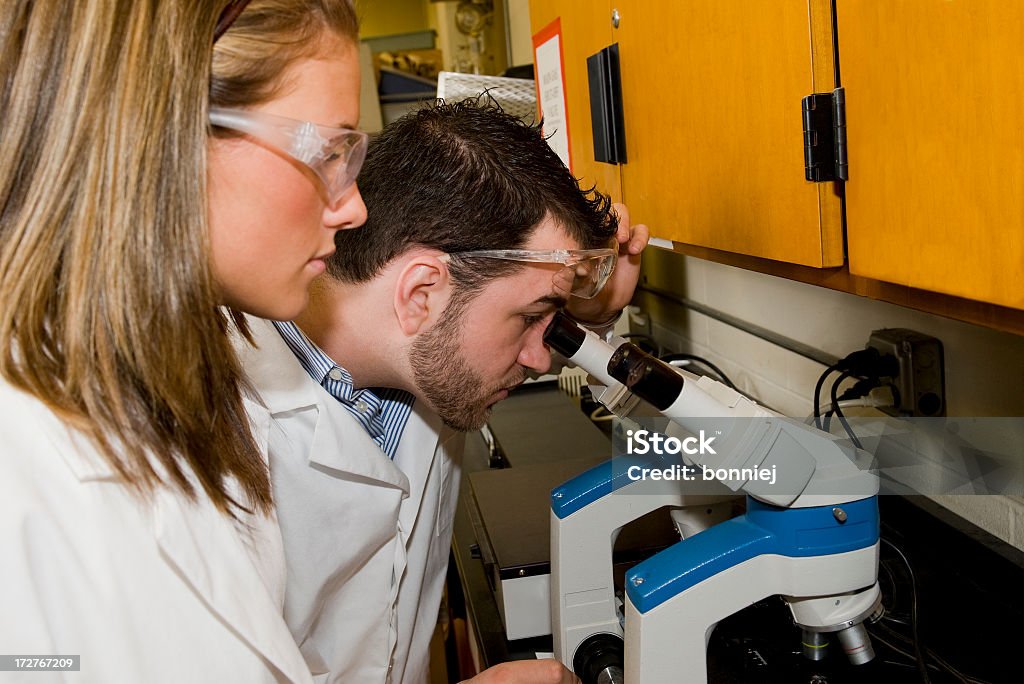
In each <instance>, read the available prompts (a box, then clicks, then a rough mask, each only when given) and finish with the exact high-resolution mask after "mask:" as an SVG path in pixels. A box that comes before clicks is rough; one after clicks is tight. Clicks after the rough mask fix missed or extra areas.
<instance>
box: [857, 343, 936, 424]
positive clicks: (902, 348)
mask: <svg viewBox="0 0 1024 684" xmlns="http://www.w3.org/2000/svg"><path fill="white" fill-rule="evenodd" d="M868 347H873V348H874V349H877V350H878V351H879V352H880V353H882V354H883V355H885V354H889V355H891V356H894V357H896V360H897V361H898V362H899V375H896V376H894V377H893V378H892V385H893V390H894V395H895V397H894V398H895V399H896V402H897V403H896V405H895V406H894V407H893V408H886V409H882V410H883V411H886V412H887V413H890V414H892V415H894V416H926V417H930V416H944V415H946V377H945V366H944V362H943V354H942V342H940V341H939V340H938V339H936V338H934V337H932V336H930V335H925V334H923V333H919V332H914V331H913V330H907V329H905V328H885V329H882V330H875V331H873V332H872V333H871V338H870V339H869V340H868Z"/></svg>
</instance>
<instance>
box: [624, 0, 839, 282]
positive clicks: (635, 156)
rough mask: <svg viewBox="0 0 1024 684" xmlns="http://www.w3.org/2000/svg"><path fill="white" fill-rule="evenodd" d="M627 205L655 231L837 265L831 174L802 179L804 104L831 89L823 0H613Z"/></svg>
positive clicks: (787, 258) (835, 199) (726, 247)
mask: <svg viewBox="0 0 1024 684" xmlns="http://www.w3.org/2000/svg"><path fill="white" fill-rule="evenodd" d="M613 5H614V6H615V7H616V8H618V10H619V12H620V16H621V22H620V25H619V28H618V29H617V30H616V31H615V36H614V40H616V41H618V43H619V50H620V61H621V68H622V91H623V110H624V119H625V126H626V147H627V155H628V160H629V161H628V163H626V164H624V165H623V166H622V170H621V173H622V192H623V197H624V201H625V202H626V204H628V205H629V209H630V215H631V216H634V217H636V219H637V220H638V221H643V222H645V223H647V224H648V226H650V228H651V231H652V233H653V234H654V235H656V236H657V237H662V238H669V239H672V240H676V241H678V242H685V243H690V244H695V245H700V246H703V247H711V248H714V249H719V250H725V251H729V252H738V253H741V254H748V255H753V256H758V257H764V258H767V259H774V260H778V261H785V262H789V263H795V264H803V265H806V266H815V267H823V266H838V265H841V264H842V263H843V242H842V217H841V201H840V199H839V197H838V196H837V195H836V189H835V187H834V186H835V184H834V183H818V184H815V183H811V182H808V181H806V180H805V178H804V156H803V119H802V114H801V100H802V98H803V97H805V96H807V95H809V94H811V93H812V92H830V91H831V90H832V88H833V86H834V79H833V68H832V66H833V61H832V32H831V9H830V6H829V3H828V2H827V0H772V1H771V2H750V0H686V1H685V2H682V1H677V0H613Z"/></svg>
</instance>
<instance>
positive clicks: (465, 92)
mask: <svg viewBox="0 0 1024 684" xmlns="http://www.w3.org/2000/svg"><path fill="white" fill-rule="evenodd" d="M485 91H486V92H487V93H488V94H489V95H490V96H491V97H493V98H494V100H495V101H496V102H497V103H498V104H499V105H501V108H502V109H504V110H505V111H506V112H508V113H509V114H511V115H512V116H514V117H516V118H519V119H522V120H523V121H526V122H529V123H534V122H535V121H536V119H537V91H536V88H535V85H534V81H533V79H526V78H506V77H504V76H480V75H477V74H460V73H456V72H454V71H442V72H440V73H439V74H438V75H437V96H438V97H441V98H444V99H445V100H448V101H449V102H458V101H460V100H465V99H467V98H471V97H476V96H477V95H480V94H481V93H483V92H485Z"/></svg>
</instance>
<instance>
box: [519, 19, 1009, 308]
mask: <svg viewBox="0 0 1024 684" xmlns="http://www.w3.org/2000/svg"><path fill="white" fill-rule="evenodd" d="M613 10H615V11H616V12H617V14H618V17H619V25H618V27H617V28H614V27H612V25H611V24H612V21H611V16H612V12H613ZM832 10H833V8H832V3H831V2H829V0H772V2H749V0H685V1H682V0H601V1H600V2H585V1H573V0H557V1H547V0H532V2H531V13H532V16H531V21H532V26H533V29H534V31H537V30H539V29H540V28H541V27H543V26H545V25H547V24H548V23H549V22H551V21H553V20H554V19H556V18H558V19H559V20H560V22H561V27H562V35H563V36H564V41H565V48H564V49H565V53H564V56H565V71H566V87H567V89H568V108H569V110H570V111H569V115H570V121H571V124H572V126H573V139H572V150H573V166H574V170H576V171H577V175H582V176H583V177H584V178H585V180H586V181H588V182H594V183H597V184H598V186H599V187H600V188H602V189H604V190H605V191H606V192H607V191H609V190H611V191H612V194H613V195H615V196H616V197H617V198H621V200H622V201H624V202H626V203H627V204H628V205H629V207H630V212H631V214H632V215H633V216H634V217H635V218H636V219H637V220H641V221H643V222H645V223H647V224H648V225H649V226H650V227H651V230H652V233H653V234H654V235H655V236H657V237H663V238H667V239H671V240H673V241H674V242H675V243H677V247H678V246H679V245H680V244H685V245H687V246H695V247H696V248H697V249H699V250H705V249H707V250H711V251H712V253H716V254H735V255H737V256H738V258H739V257H741V258H742V259H747V258H748V257H755V258H757V259H761V260H769V261H765V262H763V263H762V264H761V265H760V266H758V268H759V269H760V270H764V271H766V272H772V271H773V268H774V267H772V266H771V264H772V263H777V264H779V266H778V270H779V271H780V272H782V273H787V272H789V271H790V270H791V269H792V267H793V265H797V266H802V267H812V268H829V267H842V269H840V270H841V271H842V273H843V274H845V276H844V278H845V280H846V281H848V282H856V289H857V290H858V291H860V292H863V291H865V290H866V291H872V290H875V289H878V288H873V287H871V286H865V285H864V281H865V280H867V281H868V282H871V281H875V282H879V283H894V284H897V285H899V286H905V287H908V288H914V289H915V290H921V291H928V292H935V293H943V294H946V295H953V296H955V297H959V298H966V299H971V300H976V301H979V302H988V303H992V304H996V305H999V306H1003V307H1013V308H1015V309H1024V126H1021V125H1020V122H1019V121H1018V120H1017V119H1018V118H1019V113H1020V112H1021V111H1022V110H1024V68H1022V66H1021V64H1022V60H1021V57H1022V56H1024V55H1022V54H1021V45H1024V5H1022V6H1018V5H1017V4H1016V3H1005V2H997V1H996V0H972V2H965V3H956V2H948V1H947V0H901V2H878V1H877V0H835V26H833V13H832ZM612 43H617V44H618V45H619V55H620V64H621V81H622V96H623V100H622V101H623V111H624V118H625V131H626V136H625V137H626V149H627V157H628V162H627V163H624V164H621V165H618V166H616V165H609V164H602V163H598V162H594V161H593V146H592V141H591V126H590V111H589V99H588V87H587V85H588V84H587V71H586V58H587V57H588V56H590V55H592V54H594V53H596V52H597V51H599V50H600V49H601V48H603V47H605V46H606V45H610V44H612ZM837 45H838V50H837V49H836V46H837ZM836 55H838V62H839V64H838V69H837V68H836V64H835V58H836ZM837 71H838V73H839V76H840V79H841V83H840V85H842V86H843V88H844V91H845V99H846V122H847V143H848V145H847V149H848V156H849V180H848V182H846V183H844V184H837V183H834V182H826V183H817V184H816V183H811V182H808V181H806V180H805V178H804V168H803V163H804V159H803V127H802V117H801V99H802V98H803V97H804V96H806V95H809V94H811V93H812V92H817V93H827V92H830V91H831V90H832V89H833V88H834V87H835V85H836V78H835V76H836V73H837ZM844 193H845V216H844V203H843V199H842V195H843V194H844ZM844 218H845V230H844ZM844 239H845V242H846V250H848V253H847V254H844ZM764 264H767V266H765V265H764ZM825 278H828V279H829V280H831V281H838V280H843V279H842V278H838V279H837V278H834V277H830V276H828V275H827V272H826V274H823V276H822V279H825ZM803 279H805V280H813V279H814V278H813V277H812V278H803ZM886 287H888V286H886ZM840 289H843V288H842V286H840ZM889 299H890V300H891V299H892V297H889ZM905 299H907V300H915V299H920V297H916V296H914V295H912V294H910V295H908V296H906V297H905ZM926 308H928V307H926ZM930 308H931V309H932V310H937V311H940V312H942V313H945V314H947V315H949V314H950V313H951V310H952V311H953V315H956V314H955V309H956V308H957V305H956V304H955V302H954V303H953V304H952V305H950V304H949V303H940V305H939V306H937V307H930ZM986 315H988V314H986ZM996 315H997V316H998V312H996Z"/></svg>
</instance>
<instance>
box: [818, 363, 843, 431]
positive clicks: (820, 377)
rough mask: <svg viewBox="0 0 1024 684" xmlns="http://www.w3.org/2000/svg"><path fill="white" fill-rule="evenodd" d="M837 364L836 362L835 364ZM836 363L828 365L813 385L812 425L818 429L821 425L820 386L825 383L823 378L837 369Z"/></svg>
mask: <svg viewBox="0 0 1024 684" xmlns="http://www.w3.org/2000/svg"><path fill="white" fill-rule="evenodd" d="M836 365H838V364H836ZM836 365H832V366H829V367H828V368H826V369H825V370H824V372H823V373H822V374H821V375H820V376H818V382H817V384H815V385H814V427H816V428H818V429H819V430H821V429H822V427H821V409H820V408H819V407H820V406H821V388H822V386H823V385H824V384H825V378H827V377H828V376H829V375H830V374H832V372H834V371H835V370H837V368H836Z"/></svg>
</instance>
